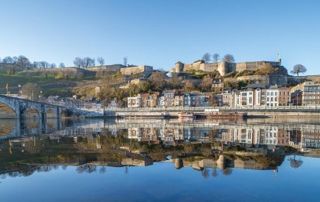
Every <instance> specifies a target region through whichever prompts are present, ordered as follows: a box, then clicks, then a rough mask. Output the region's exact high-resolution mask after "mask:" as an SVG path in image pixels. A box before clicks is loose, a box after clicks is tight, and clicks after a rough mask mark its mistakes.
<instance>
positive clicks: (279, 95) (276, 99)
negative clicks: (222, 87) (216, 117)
mask: <svg viewBox="0 0 320 202" xmlns="http://www.w3.org/2000/svg"><path fill="white" fill-rule="evenodd" d="M221 97H222V101H221V105H223V106H229V107H259V106H266V107H277V106H288V105H289V104H290V101H291V95H290V89H289V88H276V87H273V88H270V89H260V88H255V89H254V88H248V89H244V90H233V91H231V92H223V93H222V94H221Z"/></svg>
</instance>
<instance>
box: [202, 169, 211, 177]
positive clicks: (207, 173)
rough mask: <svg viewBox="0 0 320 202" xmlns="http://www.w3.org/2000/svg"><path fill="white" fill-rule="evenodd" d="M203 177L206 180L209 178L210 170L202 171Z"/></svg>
mask: <svg viewBox="0 0 320 202" xmlns="http://www.w3.org/2000/svg"><path fill="white" fill-rule="evenodd" d="M201 175H202V176H203V177H204V178H206V179H207V178H209V175H210V173H209V169H208V168H204V169H203V170H202V171H201Z"/></svg>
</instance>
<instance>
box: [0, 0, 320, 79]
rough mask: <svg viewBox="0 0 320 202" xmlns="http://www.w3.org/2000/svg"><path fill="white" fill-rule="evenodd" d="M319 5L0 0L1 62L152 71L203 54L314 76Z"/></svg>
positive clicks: (290, 0) (282, 0)
mask: <svg viewBox="0 0 320 202" xmlns="http://www.w3.org/2000/svg"><path fill="white" fill-rule="evenodd" d="M319 10H320V1H318V0H266V1H257V0H28V1H24V0H0V27H1V28H0V58H4V57H5V56H8V55H10V56H15V55H25V56H27V57H28V58H30V59H31V60H32V61H34V60H36V61H39V60H45V61H48V62H51V63H53V62H54V63H56V64H59V63H60V62H64V63H65V64H66V65H72V63H73V59H74V58H75V57H77V56H79V57H85V56H89V57H94V58H96V57H99V56H102V57H104V58H105V60H106V63H108V64H114V63H122V61H123V58H124V57H127V58H128V63H129V64H146V65H152V66H154V67H155V68H158V69H166V70H168V69H169V68H170V67H172V66H174V64H175V62H177V61H182V62H185V63H190V62H193V61H195V60H197V59H200V58H201V57H202V56H203V54H204V53H206V52H209V53H219V54H220V55H221V56H223V55H225V54H227V53H230V54H233V55H234V57H235V59H236V61H237V62H241V61H255V60H276V59H277V55H278V54H280V57H281V59H282V61H283V65H284V66H285V67H287V68H288V69H289V70H291V69H292V67H293V66H294V65H295V64H303V65H305V66H306V67H307V69H308V72H307V74H320V69H319V67H320V60H319V58H320V57H319V56H320V54H319V53H320V40H319V37H320V12H319Z"/></svg>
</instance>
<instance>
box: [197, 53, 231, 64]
mask: <svg viewBox="0 0 320 202" xmlns="http://www.w3.org/2000/svg"><path fill="white" fill-rule="evenodd" d="M202 60H203V61H204V62H205V63H209V62H211V61H212V62H214V63H217V62H220V61H224V62H230V63H231V62H235V59H234V56H233V55H232V54H225V55H224V56H223V57H222V59H221V57H220V55H219V54H218V53H213V54H210V53H205V54H204V55H203V56H202Z"/></svg>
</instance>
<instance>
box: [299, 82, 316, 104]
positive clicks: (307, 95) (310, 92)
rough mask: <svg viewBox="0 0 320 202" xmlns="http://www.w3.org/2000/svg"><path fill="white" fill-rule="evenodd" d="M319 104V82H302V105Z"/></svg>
mask: <svg viewBox="0 0 320 202" xmlns="http://www.w3.org/2000/svg"><path fill="white" fill-rule="evenodd" d="M319 104H320V84H316V83H314V82H305V83H304V84H303V94H302V105H304V106H315V105H319Z"/></svg>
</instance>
